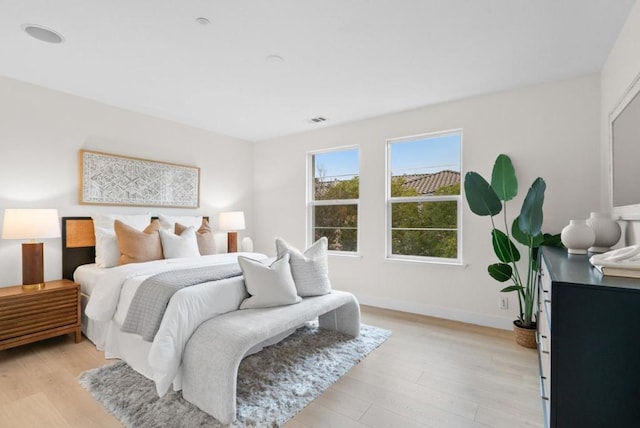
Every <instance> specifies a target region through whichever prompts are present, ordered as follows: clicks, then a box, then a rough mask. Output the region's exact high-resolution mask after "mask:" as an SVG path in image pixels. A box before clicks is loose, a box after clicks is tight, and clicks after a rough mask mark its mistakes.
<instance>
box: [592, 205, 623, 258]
mask: <svg viewBox="0 0 640 428" xmlns="http://www.w3.org/2000/svg"><path fill="white" fill-rule="evenodd" d="M587 226H589V227H590V228H591V229H593V232H594V233H595V234H596V240H595V242H594V243H593V246H592V247H590V248H589V251H591V252H592V253H605V252H607V251H609V250H610V249H611V246H613V245H615V244H616V243H617V242H618V241H619V240H620V235H621V234H622V230H621V229H620V225H619V224H618V222H617V221H615V220H614V219H613V218H612V217H611V214H609V213H596V212H592V213H591V214H590V215H589V218H588V219H587Z"/></svg>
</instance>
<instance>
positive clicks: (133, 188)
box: [78, 150, 200, 208]
mask: <svg viewBox="0 0 640 428" xmlns="http://www.w3.org/2000/svg"><path fill="white" fill-rule="evenodd" d="M79 155H80V156H79V157H80V159H79V163H80V185H79V186H78V193H79V194H78V199H79V202H80V204H89V205H134V206H153V207H165V208H169V207H174V208H198V207H199V206H200V168H198V167H194V166H186V165H178V164H174V163H168V162H158V161H152V160H147V159H140V158H133V157H129V156H119V155H113V154H108V153H100V152H93V151H89V150H80V153H79Z"/></svg>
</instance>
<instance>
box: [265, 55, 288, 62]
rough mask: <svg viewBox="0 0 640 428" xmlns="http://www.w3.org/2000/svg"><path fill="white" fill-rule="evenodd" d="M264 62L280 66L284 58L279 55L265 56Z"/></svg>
mask: <svg viewBox="0 0 640 428" xmlns="http://www.w3.org/2000/svg"><path fill="white" fill-rule="evenodd" d="M265 61H267V62H268V63H270V64H282V63H283V62H284V58H282V57H281V56H280V55H267V57H266V58H265Z"/></svg>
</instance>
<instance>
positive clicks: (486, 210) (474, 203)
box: [464, 171, 502, 216]
mask: <svg viewBox="0 0 640 428" xmlns="http://www.w3.org/2000/svg"><path fill="white" fill-rule="evenodd" d="M464 194H465V196H466V198H467V203H468V204H469V209H471V211H473V213H474V214H476V215H479V216H487V215H488V216H494V215H496V214H498V213H499V212H500V211H502V203H501V202H500V199H499V198H498V195H496V192H495V190H493V188H492V187H491V186H490V185H489V183H488V182H487V180H485V179H484V178H482V176H481V175H480V174H478V173H477V172H473V171H470V172H467V174H466V175H465V176H464Z"/></svg>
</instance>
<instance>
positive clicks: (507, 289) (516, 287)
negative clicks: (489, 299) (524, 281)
mask: <svg viewBox="0 0 640 428" xmlns="http://www.w3.org/2000/svg"><path fill="white" fill-rule="evenodd" d="M518 290H524V287H523V286H521V285H510V286H508V287H505V288H503V289H502V290H500V292H501V293H509V292H511V291H518Z"/></svg>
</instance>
